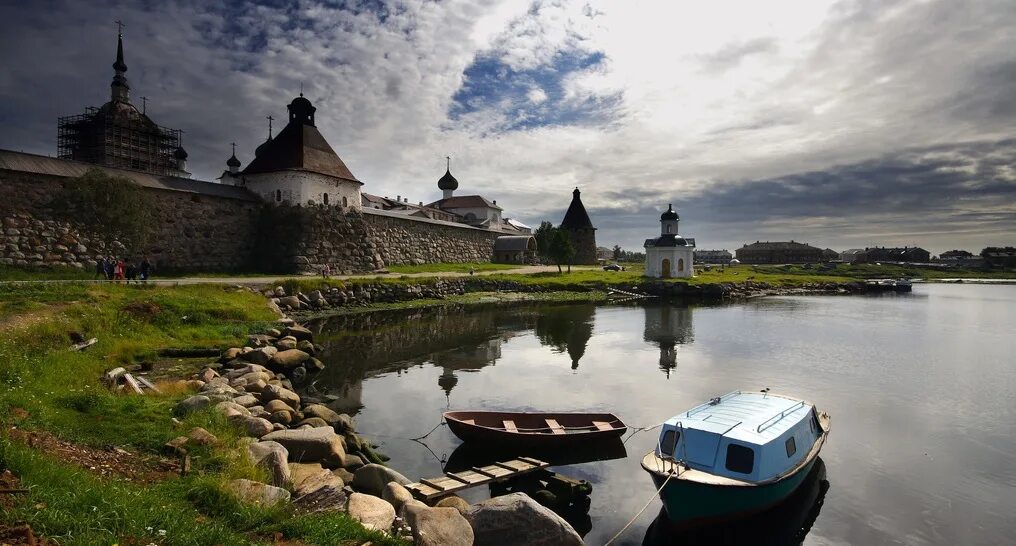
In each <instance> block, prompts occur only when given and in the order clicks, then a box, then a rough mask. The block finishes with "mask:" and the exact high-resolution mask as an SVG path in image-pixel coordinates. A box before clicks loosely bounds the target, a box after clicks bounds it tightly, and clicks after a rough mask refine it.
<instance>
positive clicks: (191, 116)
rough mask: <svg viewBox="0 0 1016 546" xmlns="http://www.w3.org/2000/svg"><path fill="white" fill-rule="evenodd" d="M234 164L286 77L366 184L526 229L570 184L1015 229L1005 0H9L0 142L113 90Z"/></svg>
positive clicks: (615, 239) (649, 210)
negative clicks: (492, 202)
mask: <svg viewBox="0 0 1016 546" xmlns="http://www.w3.org/2000/svg"><path fill="white" fill-rule="evenodd" d="M116 19H121V20H123V21H124V22H125V23H126V25H127V27H126V30H125V46H126V57H127V58H126V60H127V65H128V67H129V71H128V73H127V75H128V78H129V80H130V82H131V85H132V96H133V97H134V99H135V102H136V103H138V104H140V99H138V97H140V96H142V95H144V96H146V97H148V98H149V103H148V104H149V105H148V113H149V115H151V116H152V117H153V118H154V119H155V120H156V121H157V122H158V123H160V124H162V125H166V126H170V127H176V128H180V129H183V130H184V131H185V132H186V134H185V137H184V138H185V145H186V147H187V149H188V151H189V152H190V157H191V170H192V171H193V172H194V173H195V174H196V176H197V177H200V178H203V179H209V180H210V179H214V177H216V176H218V174H219V173H220V172H221V170H222V168H223V166H224V161H225V159H226V158H227V157H228V156H229V143H230V142H231V141H236V142H237V144H238V153H237V155H238V156H239V157H240V159H241V160H242V161H243V162H244V164H246V163H247V162H248V161H249V160H250V159H251V157H252V155H253V148H254V147H255V146H256V145H257V144H258V143H260V142H261V141H263V140H264V139H265V137H266V133H267V122H266V120H265V116H267V115H269V114H272V115H274V116H275V117H276V118H284V116H285V112H286V110H285V105H286V104H287V103H288V102H289V101H290V100H291V99H292V98H293V97H294V96H296V94H297V93H298V92H299V90H300V85H301V82H302V83H303V85H304V89H305V92H306V95H307V96H308V98H310V99H311V100H312V101H313V102H314V103H315V105H316V106H317V108H318V113H317V121H318V127H319V128H320V129H321V131H322V132H323V133H324V135H325V136H326V138H328V140H329V141H330V142H331V144H332V146H333V147H334V148H335V149H336V151H337V152H338V153H339V155H340V156H341V157H342V158H343V160H345V162H346V164H347V165H348V166H349V167H350V169H351V170H352V171H353V173H354V174H355V175H356V176H357V177H358V178H360V179H361V180H363V181H364V182H365V184H366V185H365V186H364V188H363V189H364V190H365V191H368V192H371V193H375V194H380V195H389V196H395V195H402V196H408V197H409V198H410V199H411V200H412V201H414V202H415V201H429V200H432V199H435V198H436V197H438V194H439V192H438V189H437V186H436V181H437V179H438V178H439V177H440V176H441V174H443V172H444V156H445V155H451V156H452V157H453V164H452V171H453V173H454V174H455V175H456V177H457V178H458V179H459V181H460V192H466V193H480V194H483V195H485V196H487V197H489V198H491V199H496V200H497V202H498V204H500V205H502V206H503V207H504V208H505V210H506V214H507V215H508V216H511V217H516V218H519V219H521V220H522V221H525V222H527V223H531V224H534V225H535V224H538V223H539V221H540V220H543V219H549V220H552V221H554V222H555V223H556V222H559V221H560V220H561V217H562V216H563V214H564V210H565V208H566V207H567V205H568V202H569V200H570V198H571V190H572V188H574V187H575V186H579V187H581V189H582V190H583V194H582V195H583V200H584V202H585V204H586V207H587V209H588V210H589V212H590V215H591V216H592V219H593V222H594V223H595V224H596V225H597V227H598V228H599V232H598V234H597V239H598V242H599V243H600V244H601V245H603V246H611V245H613V244H615V243H619V244H621V245H622V246H625V247H627V248H632V249H635V248H638V247H639V246H640V244H641V240H642V239H644V238H645V237H648V236H651V235H652V234H653V233H654V232H656V230H657V229H658V223H657V218H658V214H659V212H660V211H661V209H664V208H666V205H667V203H668V202H672V203H674V206H675V207H677V208H678V210H679V212H680V213H681V218H682V224H681V232H682V233H683V234H686V235H688V236H694V237H696V238H697V240H698V243H699V247H700V248H728V249H733V248H737V247H738V246H740V245H741V244H743V243H744V242H746V241H755V240H756V239H762V240H766V239H768V240H785V239H794V240H798V241H805V242H809V243H812V244H816V245H819V246H822V247H833V248H835V249H838V250H840V249H844V248H849V247H858V246H860V247H863V246H869V245H874V244H880V245H915V244H917V245H921V246H924V247H925V248H928V249H929V250H931V251H932V252H933V253H938V252H942V251H944V250H948V249H950V248H967V249H970V250H974V251H975V252H976V251H978V250H980V248H982V247H983V246H985V245H988V244H1016V129H1014V128H1016V46H1014V44H1016V9H1013V3H1012V0H998V1H991V0H985V1H970V2H963V1H959V0H922V1H906V0H871V1H865V0H858V1H853V0H852V1H828V0H803V1H800V2H778V1H772V0H770V1H765V2H760V1H754V0H748V1H743V2H732V1H717V0H712V1H709V2H705V1H678V0H660V1H642V0H625V1H617V0H615V1H604V2H599V1H589V2H583V1H577V2H554V1H536V2H532V1H521V2H516V1H508V0H445V1H440V2H435V1H428V2H421V1H409V0H407V1H403V2H382V1H379V0H376V1H359V2H358V1H349V2H336V1H311V0H306V1H300V2H287V1H266V2H263V3H254V2H241V1H233V2H228V3H220V2H205V1H201V0H194V1H175V2H174V1H159V2H155V1H150V2H136V3H133V2H104V1H100V0H91V1H89V2H81V1H78V0H73V1H61V0H32V1H11V0H0V56H2V57H0V58H2V61H3V63H2V66H3V70H2V71H0V124H2V125H0V126H2V130H0V147H2V148H8V149H15V150H24V151H26V152H34V153H41V154H55V152H56V118H57V116H60V115H65V114H71V113H78V112H80V111H82V110H83V108H84V107H85V106H98V105H101V104H102V103H103V102H105V101H106V100H108V93H109V87H108V85H109V81H110V78H111V76H112V69H111V68H110V64H111V63H112V61H113V57H114V53H115V40H116V29H115V26H114V25H113V21H114V20H116Z"/></svg>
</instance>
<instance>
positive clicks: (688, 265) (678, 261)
mask: <svg viewBox="0 0 1016 546" xmlns="http://www.w3.org/2000/svg"><path fill="white" fill-rule="evenodd" d="M694 262H695V257H694V247H690V246H667V247H647V248H646V272H645V274H646V276H647V277H655V278H657V279H660V278H664V277H668V276H669V277H675V278H680V277H692V276H694V275H695V267H694ZM668 266H669V269H670V275H665V274H664V273H665V271H666V269H667V268H668Z"/></svg>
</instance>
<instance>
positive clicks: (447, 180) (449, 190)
mask: <svg viewBox="0 0 1016 546" xmlns="http://www.w3.org/2000/svg"><path fill="white" fill-rule="evenodd" d="M437 187H438V189H440V190H441V192H442V196H443V197H442V198H441V199H440V200H438V201H434V202H433V203H430V204H429V205H427V206H428V207H431V208H436V209H441V210H443V211H445V212H449V213H451V214H454V215H455V216H456V221H458V222H461V223H463V224H469V225H471V226H473V227H478V228H484V229H492V230H496V231H517V230H516V229H515V228H514V227H511V226H510V224H505V222H504V220H503V219H502V215H501V213H502V209H501V207H499V206H497V201H490V200H488V199H486V198H485V197H483V196H480V195H458V196H456V195H455V190H457V189H459V181H458V180H457V179H456V178H455V177H454V176H452V171H451V158H448V166H447V168H446V169H445V173H444V175H443V176H442V177H441V178H440V179H438V181H437ZM505 226H508V227H507V228H506V227H505Z"/></svg>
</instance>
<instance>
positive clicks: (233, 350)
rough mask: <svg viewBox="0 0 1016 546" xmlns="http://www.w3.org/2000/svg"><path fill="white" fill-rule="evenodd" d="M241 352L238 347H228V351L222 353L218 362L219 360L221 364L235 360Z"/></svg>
mask: <svg viewBox="0 0 1016 546" xmlns="http://www.w3.org/2000/svg"><path fill="white" fill-rule="evenodd" d="M242 352H243V349H241V348H240V347H230V348H229V349H226V350H225V351H222V356H221V357H220V358H219V360H221V361H222V362H229V361H230V360H236V359H237V358H238V357H239V356H240V354H241V353H242Z"/></svg>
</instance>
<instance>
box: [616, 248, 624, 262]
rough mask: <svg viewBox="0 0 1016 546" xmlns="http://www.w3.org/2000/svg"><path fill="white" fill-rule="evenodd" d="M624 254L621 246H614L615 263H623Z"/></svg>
mask: <svg viewBox="0 0 1016 546" xmlns="http://www.w3.org/2000/svg"><path fill="white" fill-rule="evenodd" d="M623 252H624V251H623V250H621V245H614V261H615V262H620V261H621V255H622V253H623Z"/></svg>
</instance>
